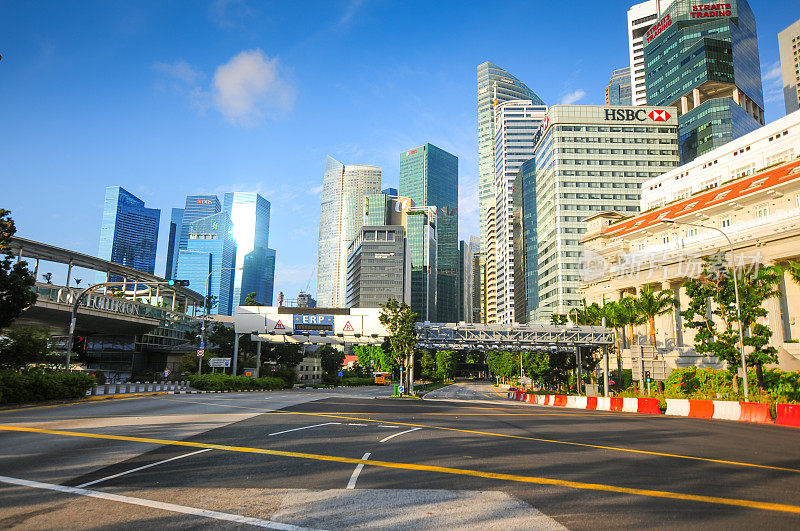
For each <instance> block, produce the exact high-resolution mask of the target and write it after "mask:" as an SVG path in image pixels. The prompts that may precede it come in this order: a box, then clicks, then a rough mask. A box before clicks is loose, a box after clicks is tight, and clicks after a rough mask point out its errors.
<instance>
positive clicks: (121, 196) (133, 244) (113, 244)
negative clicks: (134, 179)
mask: <svg viewBox="0 0 800 531" xmlns="http://www.w3.org/2000/svg"><path fill="white" fill-rule="evenodd" d="M160 220H161V210H159V209H157V208H147V207H145V206H144V201H142V200H141V199H139V198H138V197H136V196H135V195H133V194H132V193H130V192H128V191H127V190H125V189H124V188H122V187H121V186H109V187H108V188H106V196H105V201H104V203H103V220H102V224H101V225H100V248H99V250H98V252H97V256H98V258H102V259H104V260H108V261H110V262H114V263H117V264H122V265H126V266H128V267H132V268H134V269H138V270H139V271H144V272H145V273H150V274H151V275H152V274H153V271H154V269H155V265H156V245H157V243H158V224H159V221H160ZM101 276H102V280H100V282H103V281H105V280H106V278H105V275H101ZM98 278H99V277H98Z"/></svg>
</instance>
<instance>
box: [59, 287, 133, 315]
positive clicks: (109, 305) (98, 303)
mask: <svg viewBox="0 0 800 531" xmlns="http://www.w3.org/2000/svg"><path fill="white" fill-rule="evenodd" d="M76 294H77V292H75V291H73V290H71V289H67V288H61V289H60V290H58V295H57V297H58V299H57V301H56V302H62V303H66V304H73V303H74V302H75V297H76ZM81 306H83V307H85V308H91V309H93V310H101V311H105V312H110V313H118V314H122V315H132V316H138V315H140V310H141V305H140V304H139V303H138V302H133V301H129V300H126V299H120V298H117V297H107V296H105V295H98V294H96V293H89V294H88V295H86V296H85V297H84V298H83V300H82V301H81Z"/></svg>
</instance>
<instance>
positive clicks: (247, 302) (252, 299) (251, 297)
mask: <svg viewBox="0 0 800 531" xmlns="http://www.w3.org/2000/svg"><path fill="white" fill-rule="evenodd" d="M242 306H264V305H263V304H261V303H260V302H258V301H257V300H256V292H255V291H253V292H251V293H248V294H247V297H245V298H244V304H243V305H242Z"/></svg>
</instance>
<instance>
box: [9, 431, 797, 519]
mask: <svg viewBox="0 0 800 531" xmlns="http://www.w3.org/2000/svg"><path fill="white" fill-rule="evenodd" d="M0 430H5V431H17V432H29V433H44V434H49V435H65V436H68V437H85V438H90V439H106V440H115V441H130V442H142V443H150V444H163V445H173V446H187V447H191V448H211V449H214V450H225V451H229V452H242V453H252V454H264V455H277V456H282V457H295V458H300V459H313V460H316V461H329V462H335V463H348V464H361V465H366V466H376V467H382V468H394V469H400V470H417V471H423V472H439V473H442V474H455V475H462V476H472V477H478V478H486V479H498V480H503V481H515V482H520V483H533V484H539V485H554V486H557V487H567V488H573V489H582V490H595V491H604V492H616V493H620V494H633V495H636V496H651V497H656V498H667V499H673V500H687V501H696V502H702V503H713V504H718V505H731V506H735V507H748V508H751V509H763V510H766V511H777V512H785V513H792V514H800V506H796V505H787V504H782V503H772V502H760V501H753V500H742V499H736V498H722V497H718V496H702V495H697V494H684V493H680V492H670V491H662V490H649V489H636V488H628V487H617V486H614V485H605V484H602V483H584V482H580V481H567V480H562V479H552V478H541V477H534V476H520V475H516V474H503V473H496V472H481V471H478V470H469V469H462V468H449V467H443V466H432V465H419V464H414V463H399V462H393V461H373V460H362V459H355V458H351V457H340V456H335V455H323V454H309V453H304V452H289V451H284V450H270V449H266V448H252V447H248V446H229V445H225V444H210V443H201V442H192V441H174V440H168V439H151V438H148V437H130V436H126V435H106V434H101V433H84V432H75V431H62V430H46V429H40V428H21V427H16V426H3V425H0Z"/></svg>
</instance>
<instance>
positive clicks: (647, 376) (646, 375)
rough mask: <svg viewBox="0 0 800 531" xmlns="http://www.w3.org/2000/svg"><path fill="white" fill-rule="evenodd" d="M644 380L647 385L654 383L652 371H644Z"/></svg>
mask: <svg viewBox="0 0 800 531" xmlns="http://www.w3.org/2000/svg"><path fill="white" fill-rule="evenodd" d="M644 379H645V381H646V382H647V383H650V382H652V381H653V380H651V379H650V371H644Z"/></svg>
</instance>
